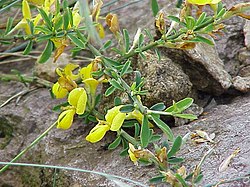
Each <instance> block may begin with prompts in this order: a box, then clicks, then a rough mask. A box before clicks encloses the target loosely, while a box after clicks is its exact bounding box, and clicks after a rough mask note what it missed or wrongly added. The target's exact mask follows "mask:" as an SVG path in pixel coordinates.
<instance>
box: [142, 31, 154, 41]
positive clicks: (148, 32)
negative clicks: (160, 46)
mask: <svg viewBox="0 0 250 187" xmlns="http://www.w3.org/2000/svg"><path fill="white" fill-rule="evenodd" d="M144 31H145V33H146V35H147V37H148V38H149V39H150V40H152V41H153V40H154V37H153V35H152V34H151V33H150V31H149V30H148V29H144Z"/></svg>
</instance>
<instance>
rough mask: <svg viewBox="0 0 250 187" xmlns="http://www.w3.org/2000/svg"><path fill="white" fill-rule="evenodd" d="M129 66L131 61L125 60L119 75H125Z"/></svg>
mask: <svg viewBox="0 0 250 187" xmlns="http://www.w3.org/2000/svg"><path fill="white" fill-rule="evenodd" d="M130 66H131V61H130V60H127V62H126V63H125V64H124V65H123V67H122V70H121V73H120V74H121V76H123V75H125V74H126V73H127V72H128V70H129V68H130Z"/></svg>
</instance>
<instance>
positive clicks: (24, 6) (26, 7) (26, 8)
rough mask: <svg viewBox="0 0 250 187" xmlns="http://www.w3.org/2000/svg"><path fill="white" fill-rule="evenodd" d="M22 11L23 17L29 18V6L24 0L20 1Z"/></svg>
mask: <svg viewBox="0 0 250 187" xmlns="http://www.w3.org/2000/svg"><path fill="white" fill-rule="evenodd" d="M22 12H23V18H24V19H25V20H26V19H29V20H31V13H30V6H29V3H28V2H27V1H26V0H23V2H22Z"/></svg>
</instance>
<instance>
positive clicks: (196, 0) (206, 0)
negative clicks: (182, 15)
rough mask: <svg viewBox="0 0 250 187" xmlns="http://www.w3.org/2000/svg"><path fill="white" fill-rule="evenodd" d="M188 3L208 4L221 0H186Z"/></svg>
mask: <svg viewBox="0 0 250 187" xmlns="http://www.w3.org/2000/svg"><path fill="white" fill-rule="evenodd" d="M187 2H188V3H190V4H195V5H208V4H218V3H219V2H221V0H187Z"/></svg>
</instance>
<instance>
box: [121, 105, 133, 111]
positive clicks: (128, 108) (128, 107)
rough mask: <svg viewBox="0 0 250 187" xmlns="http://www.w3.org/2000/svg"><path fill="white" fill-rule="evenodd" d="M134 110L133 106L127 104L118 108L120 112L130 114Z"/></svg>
mask: <svg viewBox="0 0 250 187" xmlns="http://www.w3.org/2000/svg"><path fill="white" fill-rule="evenodd" d="M134 109H135V107H134V105H132V104H127V105H124V106H122V107H121V108H120V112H122V113H129V112H132V111H133V110H134Z"/></svg>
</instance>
